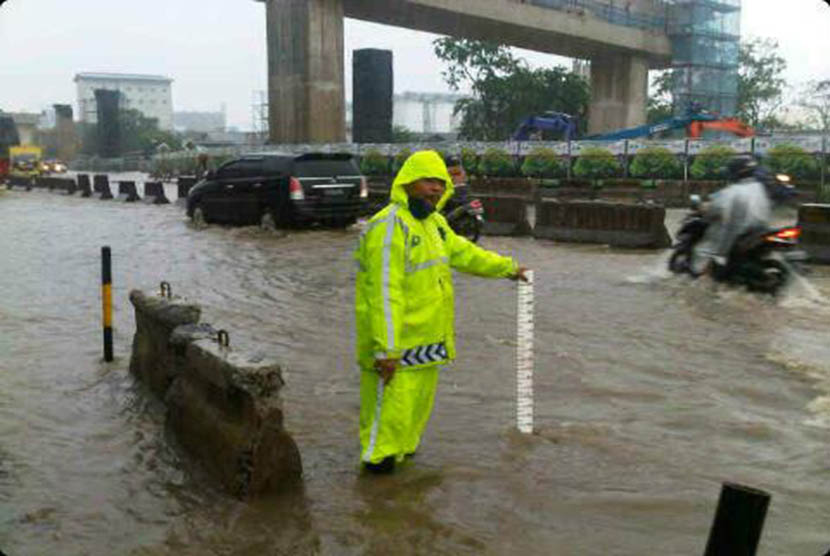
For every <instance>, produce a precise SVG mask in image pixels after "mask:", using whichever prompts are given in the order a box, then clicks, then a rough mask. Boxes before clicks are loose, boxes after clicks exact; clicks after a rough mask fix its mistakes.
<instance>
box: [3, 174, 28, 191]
mask: <svg viewBox="0 0 830 556" xmlns="http://www.w3.org/2000/svg"><path fill="white" fill-rule="evenodd" d="M6 185H7V186H8V187H9V189H14V188H15V187H23V188H25V189H26V191H31V190H32V187H33V185H34V179H33V178H23V177H20V176H9V177H8V178H7V182H6Z"/></svg>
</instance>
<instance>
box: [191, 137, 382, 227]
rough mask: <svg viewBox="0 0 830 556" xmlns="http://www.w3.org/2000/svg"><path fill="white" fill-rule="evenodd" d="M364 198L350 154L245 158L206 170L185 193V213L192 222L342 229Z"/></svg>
mask: <svg viewBox="0 0 830 556" xmlns="http://www.w3.org/2000/svg"><path fill="white" fill-rule="evenodd" d="M367 197H368V187H367V183H366V178H365V177H363V176H362V175H361V174H360V170H359V169H358V167H357V164H356V163H355V160H354V157H352V155H349V154H326V153H308V154H303V155H292V154H284V153H265V154H251V155H245V156H242V157H240V158H237V159H235V160H231V161H230V162H226V163H225V164H223V165H222V166H220V167H219V168H218V169H217V170H216V171H213V172H208V174H207V175H206V176H205V178H204V179H203V180H202V181H200V182H199V183H197V184H196V185H195V186H194V187H193V189H191V190H190V193H188V195H187V215H188V216H189V217H190V218H192V219H193V220H194V221H195V222H220V223H224V224H260V225H261V226H263V227H273V226H287V225H293V224H301V223H311V222H318V223H321V224H325V225H329V226H335V227H345V226H349V225H351V224H353V223H354V222H355V221H356V220H357V218H358V216H361V215H362V214H365V212H366V209H367Z"/></svg>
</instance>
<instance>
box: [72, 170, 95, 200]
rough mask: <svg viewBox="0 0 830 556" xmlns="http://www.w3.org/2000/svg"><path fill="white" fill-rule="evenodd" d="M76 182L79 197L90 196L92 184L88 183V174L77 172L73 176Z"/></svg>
mask: <svg viewBox="0 0 830 556" xmlns="http://www.w3.org/2000/svg"><path fill="white" fill-rule="evenodd" d="M75 179H76V180H77V184H78V189H77V191H78V193H79V194H80V195H81V197H92V185H91V184H90V183H89V174H78V175H77V176H76V178H75Z"/></svg>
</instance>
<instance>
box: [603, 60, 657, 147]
mask: <svg viewBox="0 0 830 556" xmlns="http://www.w3.org/2000/svg"><path fill="white" fill-rule="evenodd" d="M647 100H648V62H647V61H646V60H645V59H643V58H638V57H636V56H631V55H628V54H613V55H609V56H603V57H601V58H594V59H592V60H591V104H590V106H589V107H588V134H594V133H605V132H608V131H614V130H617V129H622V128H626V127H633V126H638V125H643V124H645V123H646V101H647Z"/></svg>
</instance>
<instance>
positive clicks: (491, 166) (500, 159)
mask: <svg viewBox="0 0 830 556" xmlns="http://www.w3.org/2000/svg"><path fill="white" fill-rule="evenodd" d="M478 173H479V174H482V175H484V176H492V177H511V176H515V175H516V165H515V164H514V163H513V158H512V157H511V156H510V155H509V154H508V153H507V151H505V150H504V149H496V148H492V149H487V151H485V153H484V154H483V155H482V156H481V160H480V161H479V163H478Z"/></svg>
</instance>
